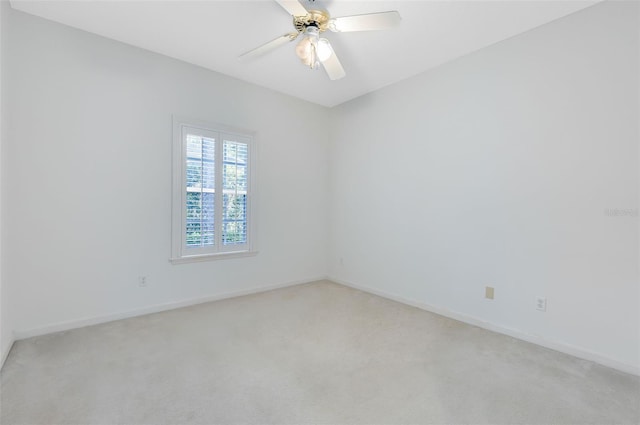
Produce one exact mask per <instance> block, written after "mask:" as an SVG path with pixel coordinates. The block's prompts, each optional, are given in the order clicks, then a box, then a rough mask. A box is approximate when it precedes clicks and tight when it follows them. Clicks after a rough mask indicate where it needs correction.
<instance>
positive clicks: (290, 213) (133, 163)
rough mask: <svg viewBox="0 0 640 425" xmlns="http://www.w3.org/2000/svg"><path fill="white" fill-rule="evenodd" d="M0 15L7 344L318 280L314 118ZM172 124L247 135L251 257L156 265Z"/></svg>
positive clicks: (159, 61) (106, 43) (218, 80)
mask: <svg viewBox="0 0 640 425" xmlns="http://www.w3.org/2000/svg"><path fill="white" fill-rule="evenodd" d="M8 12H10V13H9V15H10V16H9V18H10V22H9V24H10V25H9V26H10V28H9V32H10V36H11V43H10V45H9V48H8V51H7V52H6V53H7V61H8V64H9V65H8V70H7V76H6V77H7V79H8V80H9V82H10V83H9V85H8V87H6V93H3V94H6V95H7V96H8V101H9V102H10V104H11V108H10V110H9V111H8V112H7V113H8V114H9V116H8V120H7V121H8V128H7V135H8V143H7V145H6V150H5V152H4V154H5V155H6V156H7V158H9V159H10V160H9V161H7V167H8V170H7V173H6V175H8V176H9V179H10V182H8V183H7V185H6V186H7V191H6V192H7V193H6V198H5V201H6V210H5V212H6V217H5V222H6V223H9V226H7V227H6V228H5V229H3V230H4V235H3V237H4V244H3V245H4V247H7V246H9V247H10V249H7V250H5V259H6V263H5V265H4V266H5V267H6V270H5V272H6V275H5V276H6V279H5V281H4V282H5V283H7V282H8V283H9V284H10V288H9V297H10V298H11V304H12V305H14V306H19V307H16V309H15V310H16V311H15V324H14V327H15V331H16V335H17V336H18V337H21V336H26V335H32V334H36V333H40V332H42V331H46V330H53V329H59V328H60V327H64V325H62V326H58V325H59V324H61V323H65V322H69V321H70V322H75V321H78V320H84V319H91V318H95V317H104V316H111V315H118V314H120V313H123V312H128V311H134V310H140V309H142V310H144V309H146V308H148V307H150V306H155V305H159V304H165V303H174V302H180V301H184V300H190V299H195V298H203V297H208V296H216V295H220V294H227V293H235V292H240V291H244V290H249V289H252V288H258V287H268V286H270V285H278V284H286V283H290V282H298V281H307V280H313V279H316V278H319V277H322V276H324V275H325V274H326V258H325V256H326V236H325V234H326V228H327V218H328V214H327V212H326V203H327V184H328V176H327V169H328V165H327V163H328V160H327V154H328V141H327V134H326V132H325V133H323V132H322V131H314V132H309V131H308V130H309V129H314V130H318V129H323V128H325V127H326V125H327V119H328V111H327V110H326V109H325V108H322V107H319V106H316V105H312V104H310V103H307V102H303V101H299V100H295V99H293V98H290V97H288V96H284V95H281V94H277V93H275V92H272V91H270V90H266V89H263V88H259V87H256V86H253V85H249V84H246V83H243V82H241V81H238V80H235V79H231V78H228V77H225V76H222V75H220V74H216V73H213V72H210V71H207V70H205V69H202V68H198V67H195V66H192V65H188V64H186V63H183V62H180V61H177V60H173V59H169V58H167V57H163V56H160V55H157V54H153V53H150V52H147V51H144V50H141V49H137V48H134V47H130V46H127V45H124V44H121V43H118V42H115V41H111V40H108V39H105V38H101V37H98V36H95V35H91V34H88V33H85V32H82V31H78V30H75V29H71V28H69V27H65V26H62V25H59V24H56V23H52V22H48V21H45V20H42V19H40V18H36V17H32V16H29V15H26V14H23V13H20V12H17V11H13V10H9V11H8ZM172 114H177V115H180V116H185V117H193V118H196V119H201V120H207V121H213V122H217V123H221V124H226V125H229V126H235V127H240V128H244V129H247V130H251V131H255V132H256V133H257V136H256V141H257V144H258V170H257V174H258V180H259V183H258V186H259V187H258V193H259V196H258V203H259V215H258V226H259V231H258V243H259V246H258V249H259V251H260V253H259V255H258V256H256V257H251V258H242V259H234V260H220V261H214V262H207V263H196V264H186V265H171V264H170V263H169V262H168V259H169V256H170V230H171V229H170V225H171V218H170V214H171V199H170V190H171V141H172V140H171V138H172ZM140 275H146V276H148V283H149V286H148V287H146V288H140V287H138V285H137V280H138V276H140Z"/></svg>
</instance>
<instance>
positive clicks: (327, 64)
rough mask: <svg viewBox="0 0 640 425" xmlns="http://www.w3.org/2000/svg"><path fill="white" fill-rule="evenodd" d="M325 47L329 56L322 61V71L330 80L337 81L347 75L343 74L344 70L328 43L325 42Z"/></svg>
mask: <svg viewBox="0 0 640 425" xmlns="http://www.w3.org/2000/svg"><path fill="white" fill-rule="evenodd" d="M327 47H329V49H330V50H331V55H330V56H329V57H328V58H327V59H325V60H324V61H322V66H324V70H325V71H327V75H329V79H330V80H339V79H340V78H342V77H344V76H345V75H347V74H346V73H345V72H344V68H343V67H342V64H341V63H340V60H338V56H336V52H335V51H334V50H333V47H331V44H330V43H329V42H327Z"/></svg>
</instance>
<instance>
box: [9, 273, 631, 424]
mask: <svg viewBox="0 0 640 425" xmlns="http://www.w3.org/2000/svg"><path fill="white" fill-rule="evenodd" d="M1 384H2V386H1V394H0V400H1V404H0V407H1V409H2V411H1V414H0V419H1V420H0V422H1V423H2V424H7V425H8V424H124V423H126V424H196V423H197V424H245V423H255V424H257V423H260V424H301V423H306V424H311V423H313V424H319V423H331V424H409V423H438V424H443V423H466V424H481V423H491V424H499V423H501V424H507V423H509V424H515V423H527V424H569V423H572V424H586V423H597V424H611V423H626V424H637V423H639V422H640V407H639V404H640V379H639V378H637V377H634V376H632V375H627V374H624V373H621V372H617V371H615V370H612V369H608V368H606V367H603V366H599V365H597V364H594V363H591V362H589V361H585V360H579V359H576V358H574V357H570V356H567V355H564V354H561V353H558V352H554V351H551V350H547V349H545V348H541V347H538V346H535V345H532V344H529V343H526V342H522V341H519V340H516V339H513V338H510V337H507V336H503V335H499V334H496V333H493V332H489V331H486V330H483V329H479V328H476V327H473V326H469V325H466V324H463V323H460V322H457V321H454V320H451V319H447V318H444V317H441V316H438V315H435V314H431V313H428V312H425V311H421V310H418V309H415V308H412V307H408V306H405V305H402V304H398V303H395V302H392V301H388V300H385V299H383V298H379V297H376V296H373V295H370V294H366V293H363V292H359V291H356V290H352V289H349V288H345V287H343V286H340V285H336V284H332V283H329V282H316V283H312V284H307V285H301V286H296V287H291V288H287V289H281V290H276V291H271V292H266V293H262V294H257V295H251V296H246V297H241V298H234V299H229V300H224V301H218V302H213V303H207V304H201V305H198V306H194V307H188V308H183V309H179V310H173V311H169V312H164V313H159V314H153V315H149V316H144V317H139V318H134V319H127V320H121V321H117V322H112V323H107V324H103V325H98V326H92V327H87V328H83V329H77V330H73V331H68V332H62V333H58V334H53V335H47V336H42V337H37V338H32V339H29V340H24V341H19V342H18V343H16V345H15V346H14V348H13V350H12V352H11V354H10V356H9V358H8V359H7V363H6V365H5V367H4V369H3V372H2V376H1Z"/></svg>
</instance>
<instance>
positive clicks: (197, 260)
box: [169, 251, 258, 264]
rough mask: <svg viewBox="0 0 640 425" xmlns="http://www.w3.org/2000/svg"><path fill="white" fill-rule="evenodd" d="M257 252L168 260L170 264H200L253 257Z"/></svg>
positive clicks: (203, 255)
mask: <svg viewBox="0 0 640 425" xmlns="http://www.w3.org/2000/svg"><path fill="white" fill-rule="evenodd" d="M256 255H258V251H236V252H220V253H217V254H202V255H190V256H187V257H178V258H169V262H171V264H187V263H200V262H203V261H216V260H229V259H233V258H243V257H255V256H256Z"/></svg>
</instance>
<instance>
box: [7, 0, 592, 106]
mask: <svg viewBox="0 0 640 425" xmlns="http://www.w3.org/2000/svg"><path fill="white" fill-rule="evenodd" d="M301 2H302V4H303V5H304V6H305V7H306V8H307V9H311V8H314V9H325V10H327V11H328V12H329V13H330V14H331V16H333V17H340V16H348V15H354V14H364V13H373V12H381V11H388V10H397V11H398V12H399V13H400V15H401V17H402V21H401V23H400V26H399V27H396V28H393V29H390V30H385V31H367V32H352V33H330V32H328V31H327V32H326V33H324V34H325V37H326V38H328V39H329V40H330V42H331V44H332V45H333V47H334V50H335V52H336V53H337V55H338V57H339V58H340V61H341V62H342V65H343V66H344V68H345V70H346V74H347V75H346V77H345V78H342V79H340V80H337V81H330V80H329V78H328V77H327V75H326V74H325V72H324V71H323V70H322V69H320V70H310V69H308V68H305V67H304V66H303V65H302V64H301V63H300V61H299V59H298V58H297V57H296V55H295V53H294V49H295V42H293V43H287V44H285V45H284V46H281V47H279V48H278V49H277V50H275V51H272V52H270V53H268V54H266V55H264V56H261V57H258V58H255V59H252V60H249V61H239V60H238V56H239V55H240V54H242V53H244V52H246V51H248V50H251V49H253V48H255V47H257V46H259V45H261V44H263V43H266V42H267V41H269V40H272V39H274V38H276V37H279V36H281V35H283V34H285V33H287V32H290V31H292V29H293V26H292V17H291V16H290V15H288V14H287V12H286V11H285V10H284V9H283V8H282V7H281V6H280V5H279V4H278V3H276V2H275V1H273V0H255V1H242V0H234V1H216V0H200V1H190V0H182V1H148V0H147V1H92V0H78V1H57V0H47V1H32V0H11V5H12V7H13V8H14V9H16V10H20V11H22V12H26V13H30V14H33V15H36V16H40V17H43V18H46V19H49V20H52V21H56V22H60V23H62V24H65V25H69V26H72V27H76V28H79V29H82V30H85V31H88V32H92V33H95V34H99V35H101V36H104V37H108V38H111V39H114V40H118V41H121V42H124V43H127V44H131V45H134V46H138V47H141V48H144V49H147V50H150V51H153V52H157V53H161V54H163V55H167V56H170V57H173V58H177V59H180V60H183V61H186V62H189V63H192V64H195V65H199V66H202V67H205V68H208V69H211V70H213V71H216V72H219V73H222V74H226V75H229V76H232V77H235V78H238V79H241V80H244V81H247V82H251V83H254V84H257V85H260V86H263V87H267V88H270V89H273V90H276V91H279V92H282V93H286V94H289V95H292V96H295V97H298V98H301V99H304V100H307V101H309V102H313V103H317V104H320V105H324V106H335V105H338V104H340V103H343V102H345V101H348V100H350V99H353V98H355V97H358V96H360V95H363V94H365V93H368V92H371V91H374V90H377V89H379V88H381V87H384V86H387V85H389V84H393V83H395V82H397V81H400V80H403V79H405V78H408V77H411V76H413V75H416V74H419V73H421V72H424V71H427V70H429V69H431V68H433V67H436V66H438V65H441V64H443V63H445V62H448V61H450V60H452V59H455V58H457V57H460V56H463V55H465V54H468V53H471V52H473V51H476V50H478V49H481V48H483V47H486V46H489V45H491V44H493V43H496V42H499V41H501V40H504V39H507V38H509V37H513V36H514V35H517V34H520V33H522V32H525V31H528V30H530V29H532V28H535V27H537V26H540V25H543V24H545V23H548V22H550V21H553V20H555V19H558V18H561V17H563V16H566V15H568V14H571V13H573V12H576V11H578V10H580V9H583V8H585V7H588V6H590V5H592V4H594V3H597V2H598V0H589V1H581V0H571V1H562V0H554V1H537V0H534V1H527V0H510V1H478V0H475V1H456V0H448V1H427V0H412V1H402V0H400V1H375V0H373V1H350V0H325V1H322V0H316V1H310V0H301Z"/></svg>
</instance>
